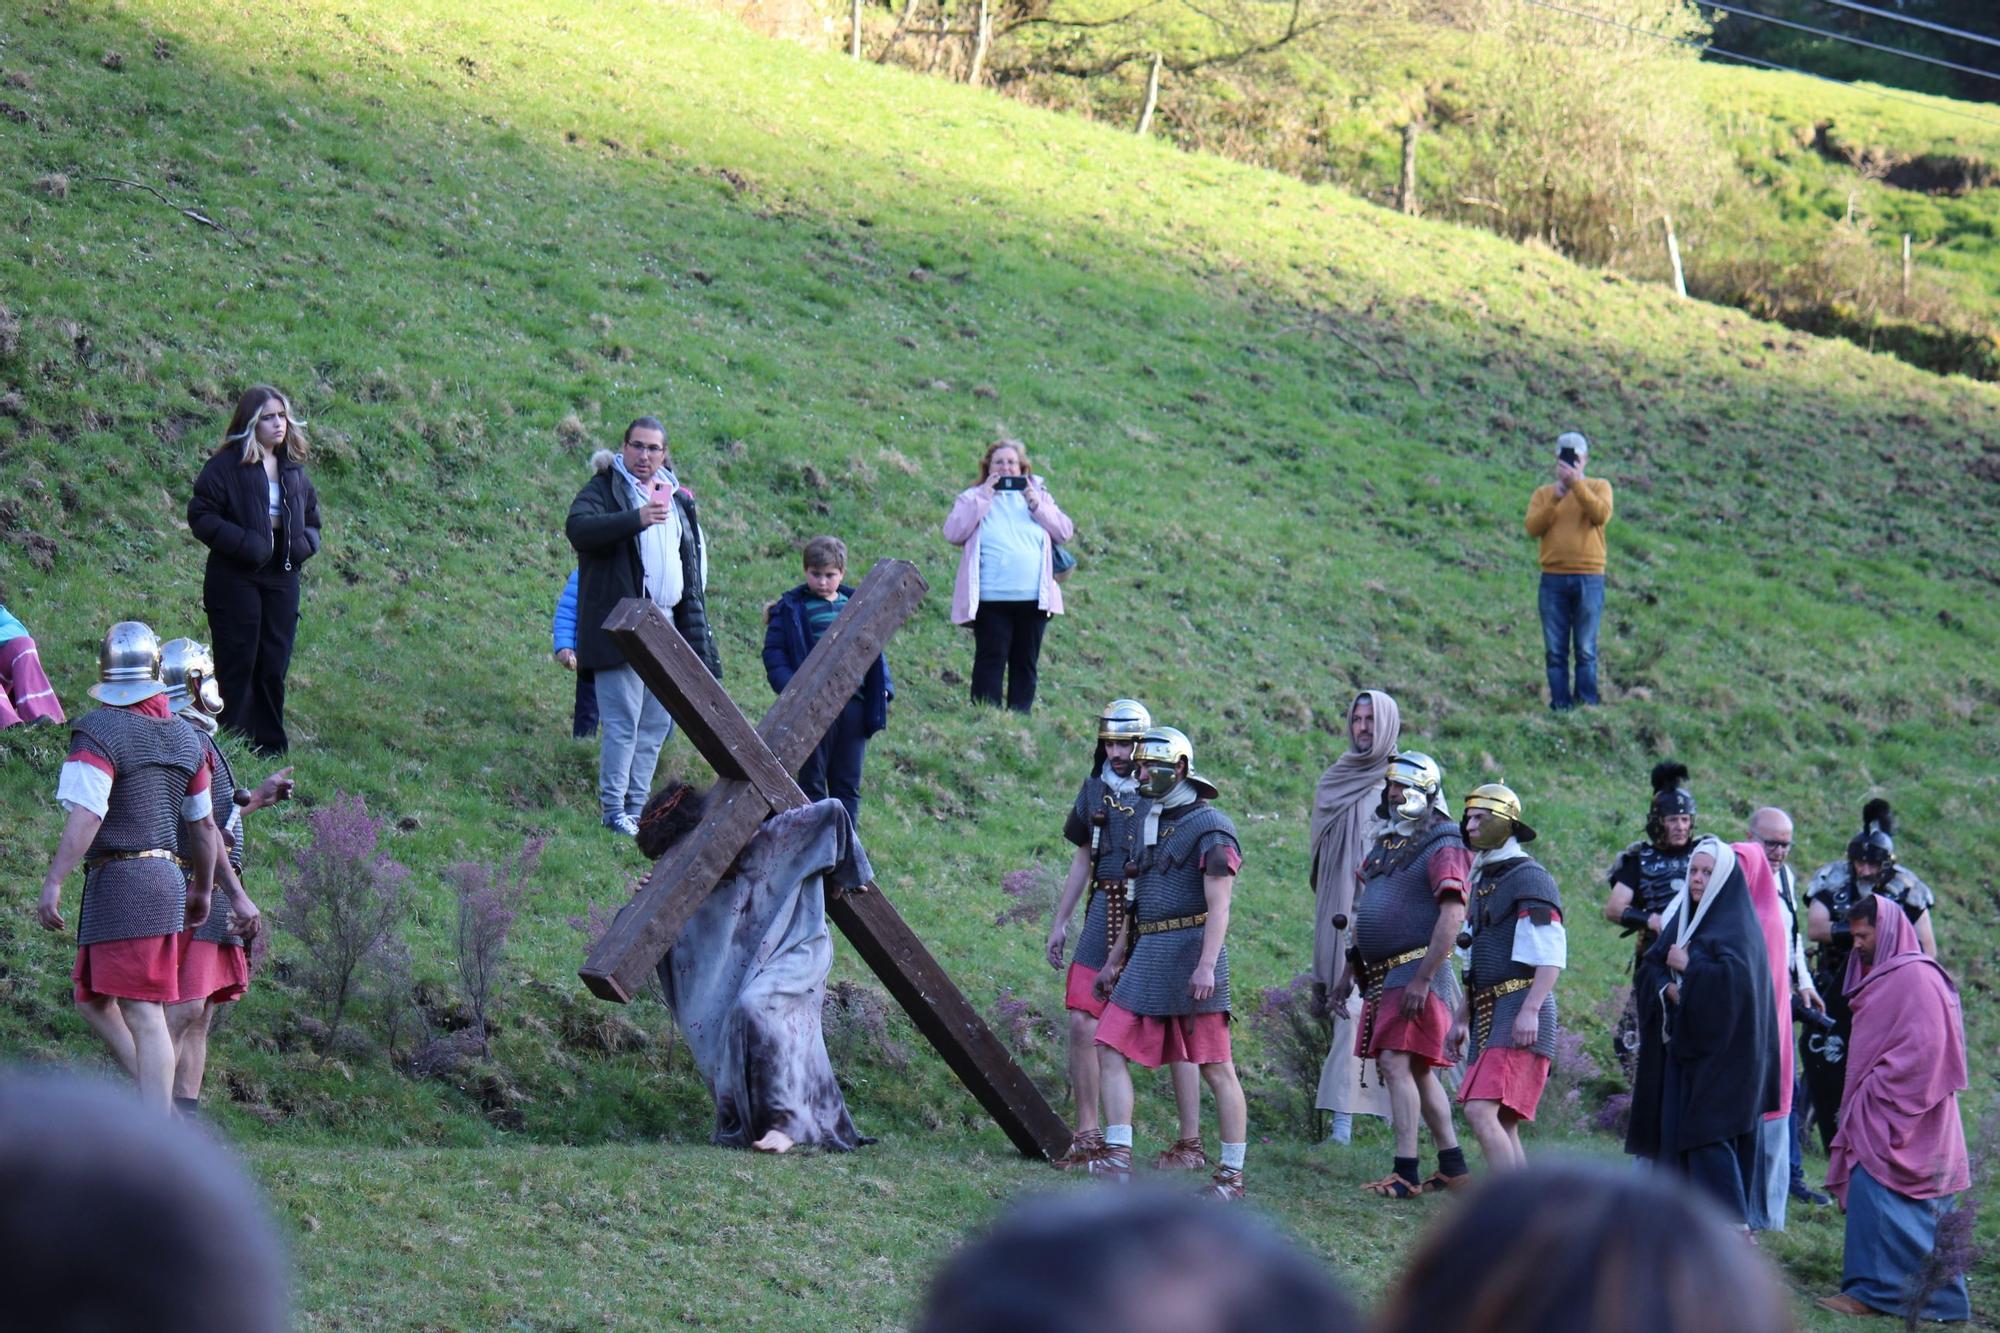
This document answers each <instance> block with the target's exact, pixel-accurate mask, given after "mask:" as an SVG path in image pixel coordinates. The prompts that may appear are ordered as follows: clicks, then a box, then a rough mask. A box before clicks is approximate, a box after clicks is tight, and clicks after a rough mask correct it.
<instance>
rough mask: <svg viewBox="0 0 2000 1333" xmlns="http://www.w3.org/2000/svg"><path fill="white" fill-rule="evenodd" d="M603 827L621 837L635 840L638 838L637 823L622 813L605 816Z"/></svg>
mask: <svg viewBox="0 0 2000 1333" xmlns="http://www.w3.org/2000/svg"><path fill="white" fill-rule="evenodd" d="M604 827H606V828H608V829H610V830H611V831H612V832H613V833H617V834H619V835H621V836H623V837H627V838H636V837H638V836H639V821H638V820H636V819H634V818H632V816H630V815H628V814H625V813H624V812H623V811H620V812H619V813H618V814H615V815H606V816H605V817H604Z"/></svg>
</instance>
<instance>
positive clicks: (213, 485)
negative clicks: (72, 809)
mask: <svg viewBox="0 0 2000 1333" xmlns="http://www.w3.org/2000/svg"><path fill="white" fill-rule="evenodd" d="M242 457H243V456H242V455H241V454H240V453H239V452H237V449H236V447H235V446H234V445H231V446H230V447H228V448H226V449H223V450H221V451H219V452H217V453H215V454H212V455H210V456H209V460H208V462H206V463H204V464H203V465H202V469H201V472H200V474H199V475H197V476H196V477H195V479H194V495H193V496H192V497H191V498H190V499H189V500H188V507H187V521H188V530H189V531H191V532H192V533H194V536H195V540H196V541H198V542H200V543H201V544H202V545H203V546H206V547H207V548H208V549H209V550H210V551H212V552H214V557H213V558H217V559H221V560H223V561H225V562H227V563H228V564H229V565H230V566H232V567H233V568H235V569H237V570H239V571H244V572H249V571H254V570H259V569H263V568H264V567H265V566H266V565H269V564H271V563H272V562H273V558H274V557H275V558H276V563H278V564H279V565H286V563H287V561H289V562H290V563H289V565H288V566H287V567H288V568H289V569H291V570H296V569H298V567H299V566H300V565H303V564H304V563H305V562H306V561H308V560H310V559H312V557H314V556H316V555H318V554H319V492H318V491H316V490H314V489H313V484H312V479H311V478H310V477H308V476H306V470H305V468H304V466H303V465H301V464H299V463H295V462H293V461H292V460H291V459H289V458H285V457H283V456H280V457H279V459H278V497H279V503H280V505H281V506H282V512H281V514H280V517H279V520H278V525H279V526H278V533H279V534H281V535H282V536H283V537H284V539H285V545H284V549H283V550H282V551H279V550H276V549H274V547H275V544H274V543H273V541H272V537H273V535H274V534H273V533H272V531H271V505H270V495H269V492H268V491H267V490H266V489H265V488H266V485H267V483H266V482H265V480H264V468H263V466H262V464H260V463H257V462H254V461H253V462H249V463H245V462H243V461H242Z"/></svg>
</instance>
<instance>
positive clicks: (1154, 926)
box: [1139, 912, 1208, 935]
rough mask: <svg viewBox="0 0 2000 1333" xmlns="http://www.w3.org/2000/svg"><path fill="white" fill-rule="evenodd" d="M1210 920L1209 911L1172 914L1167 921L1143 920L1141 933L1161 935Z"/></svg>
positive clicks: (1140, 927) (1140, 925)
mask: <svg viewBox="0 0 2000 1333" xmlns="http://www.w3.org/2000/svg"><path fill="white" fill-rule="evenodd" d="M1207 920H1208V913H1206V912H1196V913H1195V914H1194V915H1193V916H1170V917H1168V918H1167V919H1166V920H1165V921H1141V922H1140V923H1139V933H1140V934H1141V935H1161V934H1164V933H1166V932H1167V931H1169V930H1188V929H1191V928H1192V927H1195V926H1199V925H1201V924H1202V923H1203V922H1205V921H1207Z"/></svg>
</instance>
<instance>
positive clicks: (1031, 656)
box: [972, 602, 1049, 713]
mask: <svg viewBox="0 0 2000 1333" xmlns="http://www.w3.org/2000/svg"><path fill="white" fill-rule="evenodd" d="M1048 625H1049V613H1048V612H1046V611H1044V610H1042V608H1041V607H1039V606H1037V605H1036V604H1035V603H1033V602H981V603H980V604H979V611H978V612H977V614H975V615H974V616H973V618H972V702H974V703H976V704H992V705H993V706H994V707H996V708H997V707H999V706H1000V704H1001V698H1000V682H1001V678H1002V677H1003V676H1004V677H1005V678H1006V682H1007V698H1006V705H1007V707H1009V708H1011V709H1013V710H1014V711H1015V712H1017V713H1025V712H1027V711H1028V710H1029V709H1031V708H1033V707H1034V706H1035V680H1036V674H1037V671H1038V668H1039V667H1040V664H1041V660H1042V632H1043V631H1044V630H1046V629H1047V628H1048Z"/></svg>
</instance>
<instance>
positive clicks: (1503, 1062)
mask: <svg viewBox="0 0 2000 1333" xmlns="http://www.w3.org/2000/svg"><path fill="white" fill-rule="evenodd" d="M1548 1082H1549V1057H1548V1056H1546V1055H1540V1054H1537V1053H1536V1052H1535V1051H1533V1050H1530V1049H1529V1048H1528V1047H1526V1046H1488V1047H1487V1048H1486V1049H1485V1050H1483V1051H1481V1052H1480V1053H1479V1058H1478V1059H1477V1060H1474V1061H1473V1062H1472V1069H1471V1071H1470V1072H1469V1073H1468V1074H1466V1076H1465V1086H1464V1087H1463V1088H1461V1089H1460V1090H1459V1094H1458V1100H1459V1103H1460V1104H1461V1105H1463V1104H1464V1103H1466V1102H1499V1103H1500V1105H1501V1106H1502V1107H1504V1108H1506V1109H1507V1110H1509V1111H1512V1112H1513V1113H1514V1114H1515V1115H1517V1116H1520V1117H1521V1119H1523V1120H1533V1119H1534V1118H1535V1108H1537V1107H1539V1106H1540V1105H1541V1104H1542V1089H1543V1088H1545V1087H1547V1086H1548Z"/></svg>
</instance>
